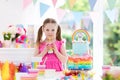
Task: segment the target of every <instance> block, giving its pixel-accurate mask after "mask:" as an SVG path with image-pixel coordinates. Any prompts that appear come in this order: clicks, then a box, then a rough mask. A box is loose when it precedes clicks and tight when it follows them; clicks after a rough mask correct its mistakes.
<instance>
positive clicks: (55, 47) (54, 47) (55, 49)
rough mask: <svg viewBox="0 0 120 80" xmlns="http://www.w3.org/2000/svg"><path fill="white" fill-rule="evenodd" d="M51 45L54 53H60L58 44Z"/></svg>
mask: <svg viewBox="0 0 120 80" xmlns="http://www.w3.org/2000/svg"><path fill="white" fill-rule="evenodd" d="M51 45H52V48H53V51H54V52H55V53H56V52H57V51H58V49H57V46H56V44H55V43H52V44H51Z"/></svg>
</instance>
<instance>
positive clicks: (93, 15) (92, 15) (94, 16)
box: [89, 12, 99, 23]
mask: <svg viewBox="0 0 120 80" xmlns="http://www.w3.org/2000/svg"><path fill="white" fill-rule="evenodd" d="M89 15H90V18H91V20H92V22H93V23H97V21H98V17H99V15H98V13H97V12H90V13H89Z"/></svg>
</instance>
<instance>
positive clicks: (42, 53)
mask: <svg viewBox="0 0 120 80" xmlns="http://www.w3.org/2000/svg"><path fill="white" fill-rule="evenodd" d="M47 51H48V50H47V47H45V48H44V50H42V52H40V50H39V47H38V46H36V48H35V55H34V56H38V57H43V56H45V54H46V53H47Z"/></svg>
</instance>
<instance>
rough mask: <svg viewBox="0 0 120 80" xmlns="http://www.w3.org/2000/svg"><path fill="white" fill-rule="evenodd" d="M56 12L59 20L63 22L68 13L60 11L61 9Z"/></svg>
mask: <svg viewBox="0 0 120 80" xmlns="http://www.w3.org/2000/svg"><path fill="white" fill-rule="evenodd" d="M56 11H57V16H58V20H59V21H60V22H61V20H62V18H63V17H64V15H65V13H66V11H65V10H63V9H60V8H59V9H57V10H56Z"/></svg>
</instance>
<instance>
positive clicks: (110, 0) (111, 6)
mask: <svg viewBox="0 0 120 80" xmlns="http://www.w3.org/2000/svg"><path fill="white" fill-rule="evenodd" d="M116 1H117V0H107V2H108V5H109V7H110V9H113V8H114V6H115V4H116Z"/></svg>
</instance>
